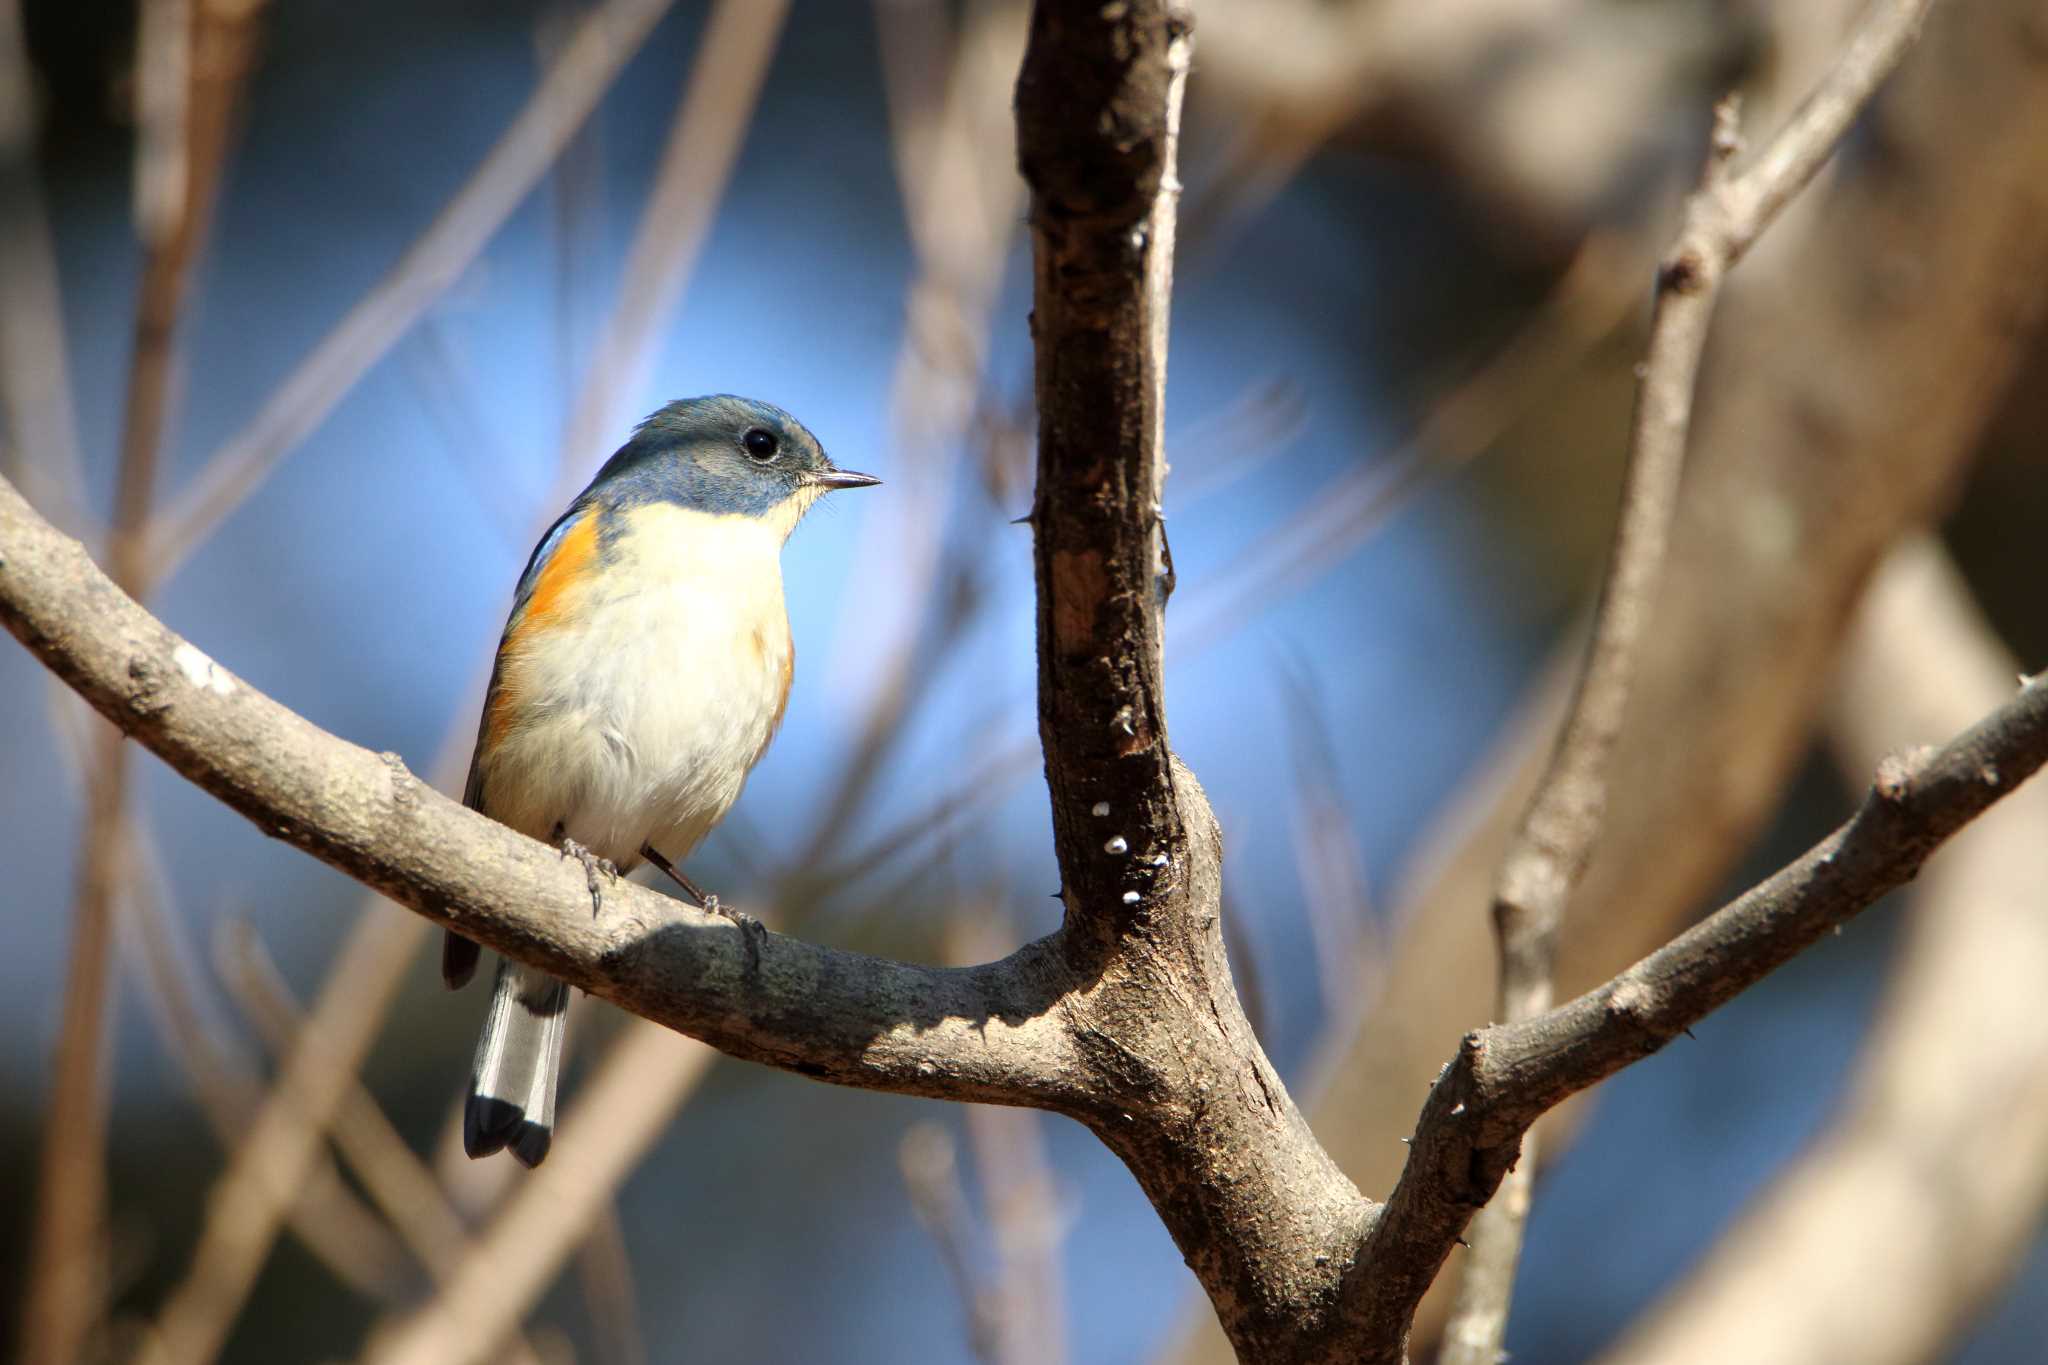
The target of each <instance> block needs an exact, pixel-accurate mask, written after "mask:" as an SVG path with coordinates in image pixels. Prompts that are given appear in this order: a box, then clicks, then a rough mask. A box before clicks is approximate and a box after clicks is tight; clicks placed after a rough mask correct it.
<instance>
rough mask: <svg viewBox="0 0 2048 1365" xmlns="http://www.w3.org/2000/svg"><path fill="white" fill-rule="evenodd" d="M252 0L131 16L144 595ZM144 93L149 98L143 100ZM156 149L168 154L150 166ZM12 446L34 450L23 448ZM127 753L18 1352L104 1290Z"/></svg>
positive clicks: (77, 998)
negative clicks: (146, 548)
mask: <svg viewBox="0 0 2048 1365" xmlns="http://www.w3.org/2000/svg"><path fill="white" fill-rule="evenodd" d="M258 8H260V4H259V3H242V4H233V3H228V2H227V0H189V3H180V2H179V0H156V3H154V4H152V5H149V6H145V9H146V10H147V11H148V12H149V13H150V15H151V16H153V17H152V18H151V19H150V20H149V21H148V22H146V23H145V29H155V30H159V32H158V33H157V35H156V36H159V37H164V36H168V37H169V39H170V41H169V42H167V43H166V44H165V45H164V47H163V48H162V50H161V51H160V52H159V51H152V50H145V51H143V52H142V53H141V56H140V61H141V63H142V65H143V66H144V67H145V68H148V67H149V66H151V65H152V64H153V63H156V62H158V61H159V60H160V59H161V61H162V65H163V67H164V68H165V69H163V70H160V71H157V72H154V73H151V74H147V75H145V76H144V77H143V78H142V79H141V80H140V82H139V90H140V93H141V95H142V96H143V107H142V108H141V109H140V110H139V113H140V116H141V121H142V123H143V127H144V130H145V131H144V135H143V153H144V155H143V156H142V157H141V159H140V170H139V173H138V185H137V189H138V196H137V204H136V217H137V226H138V228H139V229H140V231H141V235H142V238H143V246H144V257H143V270H142V288H141V294H140V298H139V299H138V301H137V303H136V310H135V336H134V349H133V352H132V354H131V356H130V359H129V368H128V389H127V402H126V406H125V408H124V410H123V412H122V425H121V458H120V467H119V473H118V475H117V476H116V480H115V492H114V498H115V505H114V517H113V526H112V534H111V536H110V538H109V542H108V549H107V562H108V567H109V572H110V573H111V574H112V576H113V579H114V581H115V582H116V583H118V584H120V585H121V586H122V587H123V588H124V589H125V590H127V591H129V592H131V593H134V594H135V595H137V596H146V595H147V594H148V591H149V586H150V582H151V580H150V578H149V575H148V572H147V565H146V564H145V562H144V558H143V554H142V547H143V543H144V538H145V536H146V535H147V533H148V527H149V522H150V514H151V513H150V504H151V502H152V500H153V497H154V494H155V489H156V475H157V462H158V458H159V456H160V455H161V453H162V450H163V445H164V432H165V429H166V428H167V427H168V425H169V420H170V406H171V399H172V377H173V370H174V360H175V356H176V349H175V348H176V341H177V332H178V322H179V319H180V317H181V315H182V314H183V311H184V303H185V294H186V289H187V286H188V284H189V282H190V280H191V275H192V269H193V266H194V264H195V262H196V261H197V260H198V258H199V256H200V254H201V252H202V251H203V249H204V247H205V243H206V239H207V235H208V229H209V227H210V225H211V222H212V218H213V206H214V195H215V191H216V189H217V188H218V186H219V184H220V178H221V172H222V169H223V166H224V164H225V162H226V159H227V149H228V143H229V135H230V131H231V129H232V126H233V119H234V114H235V109H236V105H237V102H238V99H239V96H240V92H241V88H242V80H243V77H244V75H245V73H246V72H247V70H248V68H249V66H250V63H251V61H252V57H253V50H254V43H255V37H256V34H255V15H256V10H257V9H258ZM151 95H155V96H157V98H156V99H154V100H153V101H152V100H151V99H150V98H149V97H150V96H151ZM166 162H168V163H171V166H172V169H169V170H165V169H163V166H162V163H166ZM26 453H27V454H28V456H29V458H31V459H33V458H35V456H36V454H37V453H38V452H26ZM52 453H53V454H58V455H61V454H63V453H64V452H61V451H58V452H52ZM129 757H130V754H129V751H128V747H127V746H126V745H125V744H123V743H122V742H121V735H120V732H119V731H117V730H111V729H109V730H103V731H102V732H101V734H100V735H99V736H98V742H97V743H96V745H95V746H94V757H93V760H92V764H91V768H90V770H89V772H88V774H87V779H86V792H87V796H86V818H85V829H84V832H83V834H82V835H81V837H80V839H79V853H78V892H77V898H76V901H75V904H74V906H73V909H72V916H71V945H70V956H69V961H68V962H67V964H66V969H65V977H64V1008H63V1018H62V1020H61V1022H60V1023H59V1025H58V1033H57V1047H56V1057H55V1060H54V1063H53V1065H52V1072H53V1084H52V1090H51V1096H50V1103H49V1110H48V1113H47V1115H46V1122H45V1125H44V1130H43V1152H42V1166H41V1175H40V1180H39V1182H38V1191H37V1198H36V1221H35V1234H34V1237H35V1240H34V1247H33V1252H32V1260H31V1263H30V1268H29V1290H28V1294H27V1297H26V1300H25V1304H24V1312H23V1314H22V1354H23V1356H24V1357H25V1358H26V1359H30V1360H53V1361H69V1360H74V1359H76V1358H78V1356H79V1355H80V1354H81V1351H82V1349H83V1343H84V1341H85V1338H86V1334H87V1333H88V1331H89V1330H90V1327H91V1323H92V1320H93V1317H94V1315H95V1314H97V1313H98V1312H99V1311H100V1308H101V1307H102V1299H103V1297H104V1287H103V1285H102V1284H101V1282H100V1281H101V1271H102V1266H101V1259H102V1252H103V1248H102V1245H101V1241H102V1238H103V1237H104V1235H105V1227H104V1224H105V1207H104V1205H105V1199H106V1190H105V1182H106V1173H105V1162H106V1103H107V1081H106V1077H105V1076H104V1074H103V1067H104V1064H105V1058H106V1052H107V1045H106V1032H107V1021H108V1018H109V1014H110V1010H109V1002H108V990H107V987H108V979H109V977H110V975H111V971H112V962H111V949H112V946H113V918H114V910H115V906H116V903H117V900H118V897H119V892H120V881H121V876H122V868H123V867H124V866H125V863H124V860H123V858H122V856H121V855H122V853H123V850H124V846H125V844H126V842H127V837H126V830H127V808H128V789H129V781H128V779H129V766H128V760H129Z"/></svg>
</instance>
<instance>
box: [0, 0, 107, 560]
mask: <svg viewBox="0 0 2048 1365" xmlns="http://www.w3.org/2000/svg"><path fill="white" fill-rule="evenodd" d="M21 10H22V2H21V0H7V3H5V4H0V298H4V299H6V300H7V306H6V307H5V308H0V412H4V413H5V421H6V440H5V442H4V443H0V444H4V449H0V470H5V471H7V475H8V477H9V478H11V479H13V480H14V481H15V482H16V483H18V484H20V485H21V488H22V491H23V492H24V493H26V494H27V495H28V499H29V501H30V502H33V503H35V504H36V505H37V506H38V507H41V508H42V509H43V510H44V512H45V513H47V514H48V515H49V517H50V519H51V520H52V521H54V522H56V523H57V524H58V525H59V526H62V527H64V528H65V529H67V530H69V531H71V532H72V533H73V534H74V535H90V534H92V533H93V531H94V529H95V528H94V527H92V526H91V525H90V524H89V517H90V514H89V510H88V506H87V502H86V496H85V475H84V458H83V456H82V455H81V454H80V450H79V439H78V418H77V411H76V409H75V408H74V406H73V404H72V398H71V373H70V369H71V367H70V359H69V355H68V353H67V352H66V349H65V348H66V345H67V342H66V339H65V332H64V306H63V298H62V294H61V290H60V288H59V285H58V279H57V248H56V241H55V239H54V237H53V236H52V235H51V232H50V216H49V210H48V206H47V205H46V204H45V203H44V201H43V187H42V183H41V180H40V178H39V176H38V171H37V166H36V116H35V112H36V111H35V91H36V81H35V77H34V74H33V72H32V71H31V69H30V67H29V62H28V49H27V46H26V44H25V42H24V40H23V36H22V19H21Z"/></svg>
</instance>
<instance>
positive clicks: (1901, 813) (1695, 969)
mask: <svg viewBox="0 0 2048 1365" xmlns="http://www.w3.org/2000/svg"><path fill="white" fill-rule="evenodd" d="M2044 761H2048V676H2043V677H2039V678H2034V679H2029V680H2028V681H2027V682H2026V684H2025V685H2024V686H2023V687H2022V688H2021V689H2020V691H2019V694H2018V695H2017V696H2015V697H2013V698H2012V699H2010V700H2009V701H2007V702H2006V703H2005V704H2004V705H2003V706H2001V707H1999V708H1998V709H1997V710H1996V711H1994V712H1992V713H1991V714H1990V715H1989V716H1988V717H1986V718H1985V719H1983V720H1982V721H1979V722H1978V723H1977V724H1976V725H1975V726H1973V727H1972V728H1971V729H1969V730H1967V731H1965V732H1964V733H1963V734H1962V735H1961V736H1959V737H1958V738H1956V739H1954V740H1952V741H1950V743H1949V744H1948V745H1947V746H1945V747H1944V748H1942V749H1940V750H1939V751H1934V750H1921V751H1919V752H1917V753H1915V754H1913V755H1910V756H1908V757H1905V758H1893V759H1887V760H1886V761H1885V762H1884V763H1882V764H1880V765H1879V767H1878V772H1877V778H1876V781H1875V782H1874V783H1873V785H1872V787H1871V789H1870V792H1869V794H1868V795H1867V796H1866V797H1865V798H1864V802H1863V805H1862V807H1861V809H1859V810H1858V811H1857V812H1856V814H1855V815H1854V816H1853V817H1851V818H1850V819H1849V821H1848V822H1847V823H1845V824H1844V825H1842V827H1841V828H1839V829H1838V830H1836V831H1835V832H1834V833H1833V834H1831V835H1829V836H1828V837H1827V838H1826V839H1824V840H1822V841H1821V842H1820V843H1818V844H1816V845H1814V846H1813V848H1811V849H1809V850H1808V851H1807V852H1806V854H1805V855H1803V856H1802V857H1800V858H1799V859H1798V860H1796V861H1795V862H1793V863H1791V864H1790V865H1788V866H1787V867H1785V868H1783V869H1782V870H1780V871H1779V872H1777V873H1776V874H1774V875H1773V876H1771V877H1770V878H1768V879H1767V880H1765V881H1763V882H1761V883H1760V884H1758V885H1757V886H1755V887H1753V888H1752V889H1750V890H1749V891H1747V892H1745V893H1744V894H1743V895H1741V896H1740V897H1738V898H1736V899H1735V900H1734V901H1732V902H1730V903H1729V904H1728V905H1726V906H1724V907H1722V908H1721V909H1720V910H1718V911H1716V912H1715V913H1714V914H1713V915H1711V916H1709V917H1708V918H1707V919H1706V920H1704V921H1702V922H1701V923H1700V924H1698V925H1696V926H1694V927H1693V928H1692V929H1690V930H1688V931H1686V932H1685V933H1683V934H1681V935H1679V936H1678V937H1677V938H1676V939H1673V940H1672V941H1671V942H1670V943H1669V944H1667V945H1666V946H1664V947H1663V948H1660V949H1658V950H1657V951H1656V952H1654V953H1652V954H1650V956H1648V957H1646V958H1644V959H1643V960H1642V961H1640V962H1638V963H1636V964H1635V965H1634V966H1633V967H1630V968H1629V969H1628V970H1627V971H1625V972H1623V973H1621V974H1620V975H1619V976H1617V977H1615V978H1614V979H1613V980H1611V981H1609V982H1607V983H1605V984H1604V985H1602V986H1599V987H1597V988H1596V989H1594V990H1591V991H1588V992H1587V993H1586V994H1584V995H1582V996H1579V997H1578V998H1577V999H1575V1000H1572V1001H1568V1002H1567V1003H1565V1004H1563V1005H1560V1006H1559V1007H1557V1008H1556V1009H1554V1010H1551V1011H1550V1012H1549V1013H1547V1014H1544V1015H1541V1016H1539V1017H1537V1018H1535V1019H1531V1020H1527V1021H1525V1022H1522V1023H1514V1024H1496V1025H1494V1026H1493V1027H1491V1028H1486V1029H1481V1030H1478V1031H1476V1032H1473V1033H1468V1034H1466V1035H1465V1039H1464V1042H1463V1044H1462V1046H1461V1047H1460V1048H1459V1051H1458V1055H1457V1057H1456V1059H1454V1060H1453V1061H1452V1063H1451V1065H1450V1066H1449V1067H1447V1068H1446V1069H1445V1072H1444V1074H1443V1076H1442V1077H1441V1078H1440V1079H1439V1080H1438V1081H1437V1083H1436V1085H1435V1087H1434V1088H1432V1090H1431V1091H1430V1096H1429V1099H1428V1101H1427V1102H1426V1103H1425V1104H1424V1106H1423V1111H1422V1118H1421V1121H1420V1123H1419V1124H1418V1125H1417V1127H1416V1133H1415V1140H1414V1153H1413V1155H1412V1156H1410V1158H1409V1160H1408V1166H1407V1169H1406V1170H1404V1171H1403V1172H1402V1176H1401V1182H1400V1184H1399V1185H1397V1186H1396V1187H1395V1189H1394V1194H1393V1198H1392V1199H1390V1200H1389V1201H1388V1203H1387V1208H1386V1211H1385V1213H1384V1215H1383V1216H1382V1217H1381V1218H1380V1220H1379V1222H1378V1223H1377V1225H1376V1226H1375V1227H1374V1228H1373V1231H1372V1235H1371V1237H1370V1238H1369V1239H1368V1241H1367V1245H1366V1250H1365V1254H1364V1255H1363V1256H1362V1257H1361V1258H1360V1265H1361V1266H1377V1267H1378V1268H1379V1270H1380V1272H1381V1273H1380V1277H1379V1279H1378V1281H1377V1283H1376V1284H1375V1285H1374V1287H1373V1288H1372V1290H1371V1291H1370V1293H1369V1294H1368V1295H1367V1298H1368V1300H1369V1301H1372V1302H1374V1303H1376V1304H1380V1305H1384V1308H1383V1309H1382V1310H1381V1311H1386V1312H1389V1313H1406V1312H1409V1311H1412V1309H1413V1307H1414V1301H1415V1299H1419V1298H1420V1296H1421V1293H1422V1291H1423V1290H1425V1289H1427V1288H1428V1287H1429V1281H1430V1279H1431V1278H1432V1277H1433V1276H1434V1275H1435V1273H1436V1268H1437V1267H1438V1266H1439V1265H1441V1264H1442V1261H1443V1258H1444V1256H1446V1255H1447V1254H1449V1249H1450V1247H1451V1246H1452V1245H1453V1244H1454V1243H1455V1242H1456V1240H1457V1235H1458V1232H1459V1230H1460V1229H1462V1228H1463V1226H1464V1224H1465V1221H1466V1219H1467V1218H1468V1217H1470V1216H1471V1214H1472V1213H1473V1212H1474V1210H1475V1209H1476V1208H1477V1207H1478V1206H1479V1205H1480V1204H1481V1203H1483V1202H1484V1201H1485V1200H1486V1199H1487V1198H1489V1197H1490V1196H1491V1194H1492V1192H1493V1189H1494V1187H1495V1186H1496V1185H1498V1184H1499V1182H1500V1179H1501V1177H1502V1176H1503V1175H1504V1174H1505V1173H1506V1171H1507V1168H1508V1166H1509V1165H1510V1164H1511V1163H1512V1162H1513V1161H1514V1159H1515V1154H1516V1151H1517V1148H1518V1146H1519V1144H1520V1141H1521V1137H1522V1134H1523V1133H1525V1132H1526V1131H1527V1130H1528V1128H1529V1125H1530V1124H1532V1123H1534V1122H1535V1121H1536V1119H1537V1118H1538V1117H1539V1116H1540V1115H1542V1114H1543V1113H1544V1111H1546V1110H1548V1109H1549V1108H1551V1107H1552V1106H1553V1105H1555V1104H1557V1103H1558V1102H1560V1101H1561V1100H1564V1099H1565V1098H1567V1097H1569V1096H1571V1095H1573V1094H1576V1093H1578V1092H1579V1091H1581V1090H1584V1089H1586V1088H1587V1087H1589V1086H1591V1085H1593V1084H1595V1083H1597V1082H1599V1081H1601V1080H1604V1079H1606V1078H1607V1077H1608V1076H1611V1075H1613V1074H1614V1073H1615V1072H1617V1071H1619V1070H1621V1069H1622V1068H1623V1067H1624V1066H1627V1065H1628V1064H1629V1063H1631V1062H1634V1061H1638V1060H1640V1059H1641V1058H1644V1057H1647V1056H1649V1055H1650V1054H1651V1053H1653V1052H1655V1051H1657V1050H1658V1049H1659V1048H1661V1047H1663V1046H1664V1044H1665V1043H1667V1042H1669V1041H1670V1040H1671V1039H1673V1038H1675V1037H1677V1036H1678V1035H1679V1034H1680V1033H1683V1032H1684V1031H1685V1030H1686V1029H1688V1028H1689V1027H1691V1026H1692V1025H1693V1024H1695V1023H1698V1022H1699V1021H1700V1020H1701V1019H1704V1018H1705V1017H1706V1016H1707V1015H1708V1014H1710V1013H1712V1012H1713V1011H1714V1010H1716V1009H1718V1008H1719V1007H1720V1006H1722V1005H1724V1004H1726V1003H1727V1002H1728V1001H1729V1000H1731V999H1733V998H1734V997H1735V996H1737V995H1739V994H1741V993H1742V991H1744V990H1745V989H1747V988H1748V987H1749V986H1751V985H1754V984H1755V983H1756V982H1758V981H1760V980H1762V979H1763V978H1764V977H1765V976H1766V975H1768V974H1769V973H1770V972H1771V971H1773V970H1774V969H1776V968H1777V967H1779V966H1782V965H1783V964H1784V963H1785V962H1787V961H1789V960H1790V959H1791V958H1792V957H1793V956H1795V955H1796V954H1797V953H1798V952H1799V951H1800V950H1801V949H1803V948H1805V947H1807V946H1808V945H1810V944H1812V943H1813V942H1815V941H1816V940H1817V939H1819V938H1820V937H1822V936H1823V935H1824V934H1826V933H1827V932H1828V931H1829V930H1831V929H1833V928H1835V927H1836V926H1838V925H1840V924H1842V923H1844V922H1846V921H1847V920H1849V919H1850V918H1852V917H1853V916H1855V915H1856V914H1857V913H1859V912H1860V911H1862V910H1863V909H1864V908H1865V907H1867V906H1869V905H1870V904H1872V903H1873V902H1874V901H1876V900H1877V899H1878V898H1879V897H1880V896H1883V895H1884V894H1885V893H1886V892H1888V891H1892V890H1894V889H1896V888H1897V887H1899V886H1901V885H1903V884H1905V883H1906V882H1908V881H1910V880H1911V879H1912V878H1913V876H1914V874H1916V873H1917V872H1918V871H1919V870H1920V865H1921V864H1922V863H1923V862H1925V861H1926V859H1927V856H1928V855H1929V854H1930V853H1932V852H1933V851H1934V849H1935V848H1936V847H1938V846H1939V845H1940V844H1941V843H1942V841H1944V840H1945V839H1947V838H1948V837H1949V836H1950V835H1952V834H1954V833H1955V832H1956V831H1957V830H1959V829H1961V828H1962V827H1963V826H1964V825H1966V824H1968V823H1969V822H1970V821H1971V820H1973V819H1975V818H1976V817H1977V816H1978V815H1979V814H1981V813H1982V812H1983V811H1985V810H1986V809H1988V808H1989V807H1990V806H1991V805H1992V803H1993V802H1995V801H1997V800H1998V799H1999V798H2000V797H2002V796H2004V795H2005V794H2006V793H2007V792H2010V791H2012V790H2013V789H2014V788H2015V787H2017V786H2018V785H2019V784H2020V783H2021V782H2024V781H2025V780H2026V779H2027V778H2028V777H2030V776H2032V775H2033V773H2034V772H2035V771H2036V770H2037V769H2038V768H2040V766H2041V764H2042V763H2043V762H2044ZM1411 1294H1412V1295H1413V1296H1414V1298H1409V1297H1408V1296H1409V1295H1411ZM1403 1320H1404V1321H1405V1318H1404V1319H1403ZM1366 1358H1368V1359H1375V1360H1377V1359H1387V1360H1392V1359H1397V1358H1398V1356H1397V1355H1396V1354H1391V1353H1382V1354H1374V1355H1368V1356H1367V1357H1366Z"/></svg>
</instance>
